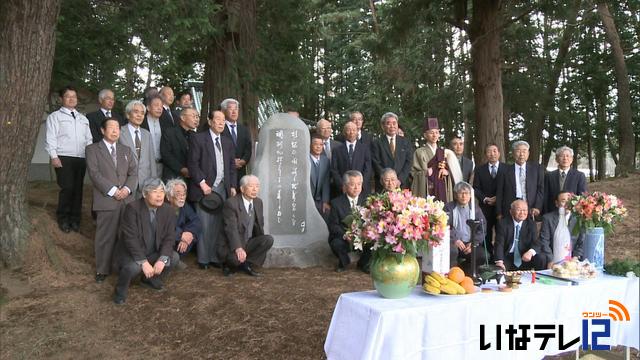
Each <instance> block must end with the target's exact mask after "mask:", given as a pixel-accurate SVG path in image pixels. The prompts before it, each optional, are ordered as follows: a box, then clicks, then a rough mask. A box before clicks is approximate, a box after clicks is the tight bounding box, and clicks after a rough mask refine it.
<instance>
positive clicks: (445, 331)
mask: <svg viewBox="0 0 640 360" xmlns="http://www.w3.org/2000/svg"><path fill="white" fill-rule="evenodd" d="M523 281H527V280H524V279H523ZM639 294H640V288H639V282H638V278H623V277H614V276H607V275H603V276H602V277H599V278H597V279H593V280H588V281H584V282H582V283H581V284H580V285H578V286H559V285H544V284H540V283H537V284H524V285H521V287H520V289H518V290H514V291H513V292H511V293H499V292H495V293H476V294H472V295H464V296H448V297H445V296H439V297H436V296H431V295H428V294H425V293H424V292H423V291H422V289H421V288H420V287H416V289H415V290H414V291H413V293H412V294H411V295H409V297H407V298H404V299H397V300H390V299H384V298H382V297H380V296H379V295H378V294H377V293H376V292H375V291H366V292H357V293H347V294H342V295H341V296H340V298H339V299H338V303H337V305H336V308H335V311H334V313H333V318H332V319H331V325H330V326H329V331H328V334H327V339H326V341H325V344H324V350H325V353H326V355H327V357H328V358H329V359H345V360H355V359H384V360H396V359H397V360H405V359H407V360H408V359H447V360H449V359H452V360H453V359H470V360H471V359H473V360H476V359H497V358H500V359H540V358H542V357H544V356H545V355H554V354H558V353H560V352H564V351H570V350H575V349H577V348H578V347H579V346H581V344H582V341H579V342H578V343H577V344H576V345H574V346H572V347H571V348H570V349H567V350H563V351H560V350H559V344H558V339H557V337H556V338H554V339H550V340H549V343H548V344H547V345H546V348H545V350H540V349H539V348H540V344H541V341H542V339H535V338H533V333H534V330H533V325H534V324H555V325H556V331H555V334H556V335H557V334H558V331H557V328H558V326H557V325H559V324H562V325H564V342H565V343H567V342H569V341H570V340H572V339H575V338H576V337H578V336H581V334H582V319H583V316H582V312H583V311H592V312H593V311H599V312H603V313H606V314H608V313H609V300H610V299H612V300H617V301H620V302H621V303H622V304H624V305H625V306H626V308H627V309H628V311H629V314H630V316H631V321H611V337H610V339H608V340H605V341H602V340H600V343H604V344H610V345H612V346H614V345H625V346H631V347H634V348H636V349H637V348H638V347H639V345H638V343H639V336H640V331H639V324H640V313H639V304H638V303H639V301H638V300H639V297H640V295H639ZM607 318H608V317H607ZM480 324H484V325H485V342H491V344H492V347H491V349H490V350H485V351H480ZM497 324H500V325H502V336H501V339H502V350H500V351H498V350H496V345H495V343H496V342H495V336H496V335H495V331H496V325H497ZM509 324H513V325H514V326H517V325H524V324H528V325H531V329H530V330H529V336H530V337H531V342H530V343H529V344H528V350H527V351H522V350H521V351H515V350H514V351H509V350H508V347H509V338H508V336H507V335H505V332H504V331H505V328H506V327H507V326H508V325H509ZM596 330H600V329H596ZM520 334H521V333H520V331H518V335H520Z"/></svg>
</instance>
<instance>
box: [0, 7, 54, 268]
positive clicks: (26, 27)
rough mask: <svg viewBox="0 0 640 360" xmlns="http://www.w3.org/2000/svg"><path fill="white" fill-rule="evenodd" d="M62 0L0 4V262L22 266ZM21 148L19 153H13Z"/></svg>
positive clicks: (5, 264) (12, 265)
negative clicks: (30, 184) (30, 183)
mask: <svg viewBox="0 0 640 360" xmlns="http://www.w3.org/2000/svg"><path fill="white" fill-rule="evenodd" d="M59 11H60V0H37V1H36V0H5V1H2V2H0V93H1V94H2V96H1V97H0V122H1V123H0V126H1V130H2V131H0V148H1V151H0V261H1V262H2V265H4V266H7V267H17V266H20V264H21V263H22V258H23V253H24V250H25V248H26V244H27V238H28V233H29V220H28V219H29V217H28V216H27V210H28V209H27V201H26V190H27V182H26V181H25V179H27V178H28V172H29V165H30V164H31V157H32V156H33V151H34V148H35V146H34V144H35V142H36V137H37V136H38V130H39V129H40V124H42V116H43V111H44V108H45V102H46V99H47V97H48V94H49V82H50V81H51V69H52V66H53V54H54V50H55V43H56V41H55V25H56V21H57V19H58V12H59ZM16 149H19V151H15V150H16Z"/></svg>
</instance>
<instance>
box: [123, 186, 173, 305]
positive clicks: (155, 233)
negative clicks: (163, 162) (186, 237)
mask: <svg viewBox="0 0 640 360" xmlns="http://www.w3.org/2000/svg"><path fill="white" fill-rule="evenodd" d="M164 192H165V190H164V184H163V183H162V181H161V180H160V179H157V178H152V179H148V180H147V181H146V182H145V183H144V186H143V187H142V194H143V198H142V199H139V200H136V201H133V202H131V203H130V204H128V205H127V207H126V208H125V210H124V216H123V218H122V239H121V241H120V242H119V245H118V251H117V255H116V259H117V264H118V268H119V269H120V271H119V274H118V282H117V283H116V291H115V295H114V297H113V302H114V303H116V304H117V305H122V304H124V303H125V301H126V299H127V294H128V292H129V284H130V283H131V280H133V279H134V278H135V277H136V276H138V274H140V273H141V272H142V273H143V274H144V276H143V278H142V285H144V286H147V287H150V288H152V289H154V290H162V289H163V288H164V284H163V282H162V280H161V279H160V276H161V275H162V276H166V274H167V273H168V272H169V270H170V269H171V267H173V266H174V263H177V262H178V261H179V259H178V258H177V256H174V252H173V244H174V239H175V234H176V229H175V227H176V214H175V211H174V210H173V209H172V208H171V206H170V205H168V204H166V203H165V202H164Z"/></svg>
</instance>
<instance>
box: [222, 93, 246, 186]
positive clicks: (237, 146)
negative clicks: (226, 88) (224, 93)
mask: <svg viewBox="0 0 640 360" xmlns="http://www.w3.org/2000/svg"><path fill="white" fill-rule="evenodd" d="M239 106H240V103H239V102H238V100H236V99H225V100H223V101H222V103H220V109H221V110H222V111H223V112H224V116H225V127H224V133H223V134H222V136H224V137H226V138H228V139H229V140H231V142H232V144H233V146H234V150H235V159H234V166H235V168H236V172H237V174H238V179H240V178H242V177H243V176H244V175H246V174H247V164H248V163H249V160H251V152H252V148H253V141H252V140H251V133H250V132H249V128H247V127H246V126H244V125H242V124H240V123H239V122H238V116H239V113H240V109H239ZM237 185H238V184H237V183H236V184H233V186H234V187H237Z"/></svg>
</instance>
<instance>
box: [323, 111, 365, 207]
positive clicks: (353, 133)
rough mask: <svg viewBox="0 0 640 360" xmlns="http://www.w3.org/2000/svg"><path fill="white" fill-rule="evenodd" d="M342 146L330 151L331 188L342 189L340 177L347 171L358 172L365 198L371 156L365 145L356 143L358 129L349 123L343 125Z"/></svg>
mask: <svg viewBox="0 0 640 360" xmlns="http://www.w3.org/2000/svg"><path fill="white" fill-rule="evenodd" d="M344 138H345V142H344V144H341V145H340V146H338V147H336V148H334V149H333V151H332V158H333V161H332V162H331V177H332V178H333V186H334V187H335V188H336V189H338V190H339V189H342V187H343V185H344V184H343V183H342V176H344V174H345V173H346V172H347V171H348V170H358V171H359V172H360V173H361V174H362V177H363V180H362V181H363V183H362V197H363V198H366V197H367V195H369V194H370V193H371V189H370V186H371V175H372V173H373V170H372V169H371V155H370V151H369V149H367V148H366V146H365V144H364V143H362V142H359V141H358V128H357V126H356V124H354V123H352V122H351V121H349V122H347V123H346V124H344Z"/></svg>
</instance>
